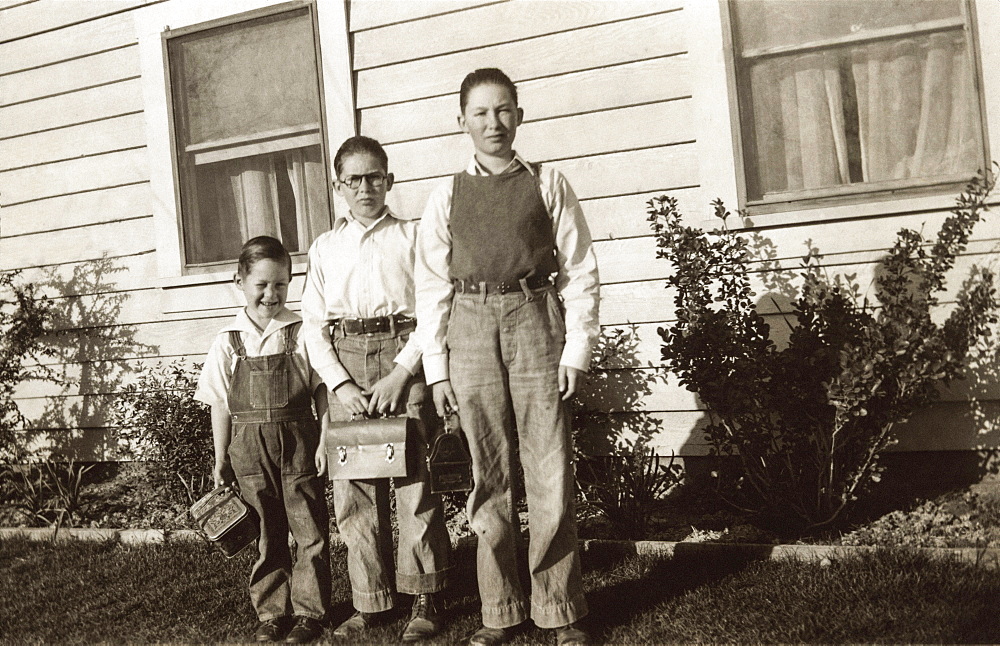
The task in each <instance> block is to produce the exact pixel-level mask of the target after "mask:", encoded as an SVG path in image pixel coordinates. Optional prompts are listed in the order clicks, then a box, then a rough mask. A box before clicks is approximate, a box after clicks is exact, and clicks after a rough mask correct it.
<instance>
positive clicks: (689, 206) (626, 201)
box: [580, 189, 702, 240]
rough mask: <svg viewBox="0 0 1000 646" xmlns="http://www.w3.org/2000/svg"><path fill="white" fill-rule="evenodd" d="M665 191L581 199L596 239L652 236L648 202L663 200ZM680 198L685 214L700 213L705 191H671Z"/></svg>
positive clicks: (591, 232)
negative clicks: (655, 199)
mask: <svg viewBox="0 0 1000 646" xmlns="http://www.w3.org/2000/svg"><path fill="white" fill-rule="evenodd" d="M663 194H664V191H650V192H646V193H637V194H635V195H616V196H614V197H599V198H591V199H587V200H581V202H580V206H581V207H582V208H583V213H584V215H585V216H586V217H587V225H588V226H589V227H590V234H591V236H592V237H593V238H594V240H609V239H614V238H632V237H637V236H648V235H650V232H651V230H650V228H649V222H648V221H647V220H646V218H647V217H648V216H649V213H648V211H647V209H648V206H647V202H649V200H651V199H653V198H657V197H660V196H661V195H663ZM670 195H672V196H674V197H676V198H677V201H678V204H679V208H680V209H681V211H682V212H684V213H693V212H696V210H697V209H698V208H701V206H702V205H701V204H700V203H699V202H700V201H701V197H702V192H701V190H699V189H679V190H673V191H670Z"/></svg>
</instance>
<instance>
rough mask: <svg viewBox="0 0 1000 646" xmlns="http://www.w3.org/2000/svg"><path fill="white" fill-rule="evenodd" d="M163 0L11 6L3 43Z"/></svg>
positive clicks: (0, 23) (58, 0)
mask: <svg viewBox="0 0 1000 646" xmlns="http://www.w3.org/2000/svg"><path fill="white" fill-rule="evenodd" d="M158 1H161V0H86V1H83V0H78V1H69V2H68V1H67V0H39V1H38V2H33V3H31V4H24V5H20V6H16V7H12V8H10V9H7V10H5V11H4V12H3V16H2V18H0V43H4V42H6V41H9V40H15V39H19V38H24V37H26V36H31V35H33V34H41V33H43V32H47V31H51V30H54V29H59V28H60V27H66V26H68V25H73V24H76V23H82V22H87V21H89V20H94V19H97V18H102V17H104V16H108V15H111V14H114V13H119V12H121V11H127V10H129V9H134V8H136V7H141V6H143V5H146V4H154V3H155V2H158Z"/></svg>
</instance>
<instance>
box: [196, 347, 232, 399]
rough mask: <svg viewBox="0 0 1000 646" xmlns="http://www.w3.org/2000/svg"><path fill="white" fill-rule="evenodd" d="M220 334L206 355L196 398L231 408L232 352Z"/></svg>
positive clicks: (199, 376)
mask: <svg viewBox="0 0 1000 646" xmlns="http://www.w3.org/2000/svg"><path fill="white" fill-rule="evenodd" d="M225 339H226V335H224V334H220V335H219V336H217V337H215V339H214V340H213V341H212V346H211V347H210V348H209V349H208V355H207V356H206V357H205V364H204V365H203V366H202V368H201V374H200V375H198V384H197V386H196V387H195V390H194V398H195V399H196V400H197V401H200V402H202V403H204V404H208V405H209V406H213V407H216V406H217V407H220V408H222V409H224V410H226V411H228V410H229V383H230V381H231V380H232V368H231V365H232V352H231V351H230V350H229V344H228V343H227V342H226V340H225Z"/></svg>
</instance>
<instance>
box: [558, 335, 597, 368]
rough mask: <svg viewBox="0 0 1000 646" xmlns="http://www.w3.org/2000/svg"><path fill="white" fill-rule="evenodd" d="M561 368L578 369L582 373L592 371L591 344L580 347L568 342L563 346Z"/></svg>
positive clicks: (560, 360) (560, 359)
mask: <svg viewBox="0 0 1000 646" xmlns="http://www.w3.org/2000/svg"><path fill="white" fill-rule="evenodd" d="M559 365H560V366H568V367H570V368H576V369H577V370H580V371H582V372H589V371H590V347H589V344H585V345H579V344H576V343H570V342H567V343H566V345H565V346H563V351H562V357H560V358H559Z"/></svg>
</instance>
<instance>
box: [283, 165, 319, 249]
mask: <svg viewBox="0 0 1000 646" xmlns="http://www.w3.org/2000/svg"><path fill="white" fill-rule="evenodd" d="M285 167H286V170H287V171H288V180H289V181H290V182H291V184H292V193H293V194H294V195H295V213H296V214H297V217H298V231H299V240H298V242H299V249H300V250H302V251H305V250H306V249H308V248H309V245H310V244H311V243H312V241H313V240H315V239H316V236H318V235H319V234H321V233H323V232H325V231H327V230H328V229H329V228H330V205H329V196H328V193H327V186H326V171H325V170H324V166H323V151H322V149H321V148H320V147H319V146H309V147H308V148H297V149H295V150H289V151H288V152H286V153H285Z"/></svg>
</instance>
